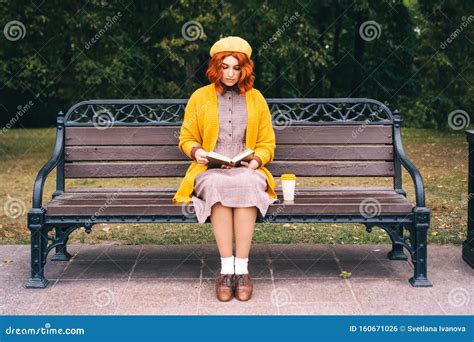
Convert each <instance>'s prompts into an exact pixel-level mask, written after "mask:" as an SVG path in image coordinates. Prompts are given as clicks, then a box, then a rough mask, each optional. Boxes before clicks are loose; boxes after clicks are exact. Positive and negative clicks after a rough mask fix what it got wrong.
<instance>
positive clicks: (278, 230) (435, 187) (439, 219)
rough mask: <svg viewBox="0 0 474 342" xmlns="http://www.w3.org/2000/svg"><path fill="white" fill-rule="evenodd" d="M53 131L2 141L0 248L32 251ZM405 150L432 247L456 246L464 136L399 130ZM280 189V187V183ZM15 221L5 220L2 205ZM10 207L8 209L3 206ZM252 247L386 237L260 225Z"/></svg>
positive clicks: (96, 234)
mask: <svg viewBox="0 0 474 342" xmlns="http://www.w3.org/2000/svg"><path fill="white" fill-rule="evenodd" d="M54 139H55V130H54V129H11V130H8V131H7V132H6V133H5V134H1V133H0V155H1V156H2V163H0V177H1V178H0V198H1V199H2V201H1V203H2V206H1V207H0V244H13V243H21V244H27V243H29V230H28V229H27V226H26V213H27V212H28V210H29V208H30V207H31V197H32V187H33V182H34V179H35V177H36V174H37V172H38V170H39V169H40V168H41V167H42V166H43V165H44V163H45V162H46V161H47V160H48V158H49V157H50V155H51V152H52V150H53V146H54ZM403 141H404V146H405V150H406V152H407V154H408V156H409V157H410V159H411V160H412V161H413V162H414V163H415V165H416V166H417V167H418V168H419V169H420V171H421V173H422V175H423V178H424V181H425V188H426V198H427V206H428V207H429V208H430V209H431V213H432V216H431V229H430V232H429V241H430V242H431V243H439V244H445V243H453V244H460V243H461V242H462V241H463V240H464V239H465V235H466V224H467V156H468V153H467V143H466V140H465V137H464V135H463V134H462V133H461V132H438V131H434V130H427V129H411V128H404V129H403ZM354 181H357V184H367V185H368V184H370V185H387V184H390V179H389V178H385V179H384V178H382V179H372V178H360V179H356V180H354V179H340V178H301V179H299V180H298V185H349V184H351V185H354ZM179 182H180V178H170V179H166V178H161V179H153V178H140V179H135V180H131V181H129V180H127V186H137V187H142V186H145V187H147V186H166V187H168V186H169V187H176V186H178V184H179ZM277 182H278V180H277ZM403 183H404V189H405V190H406V191H407V193H408V197H409V198H410V199H411V200H412V201H414V195H413V194H414V189H413V183H412V182H411V178H410V177H409V175H408V173H406V172H405V171H404V174H403ZM123 184H124V180H120V179H99V180H88V179H87V180H68V181H67V182H66V187H71V186H98V185H102V186H123ZM54 187H55V172H54V171H53V172H52V173H51V174H50V176H49V178H48V180H47V181H46V184H45V191H44V197H43V203H46V202H47V201H48V200H49V199H50V198H51V194H52V193H53V191H54ZM13 202H14V203H17V204H18V205H17V206H10V207H9V208H11V210H13V211H14V212H15V213H17V215H19V216H18V217H17V218H12V217H10V216H9V215H6V210H7V208H6V204H7V203H9V204H11V203H13ZM7 206H8V205H7ZM70 241H75V242H84V243H91V244H92V243H103V242H106V241H107V242H110V241H114V242H115V243H120V244H144V243H150V244H194V243H196V244H200V243H213V242H214V237H213V234H212V230H211V225H210V224H140V225H137V224H101V225H96V226H94V228H93V230H92V233H91V234H89V235H88V234H86V233H85V232H84V231H83V230H77V231H75V232H74V233H73V234H72V235H71V238H70ZM254 242H255V243H345V244H353V243H356V244H357V243H389V238H388V236H387V234H386V233H385V232H384V231H382V230H381V229H374V231H373V232H372V233H370V234H368V233H367V232H366V231H365V227H363V226H362V225H356V224H310V223H305V224H302V223H292V224H270V225H269V224H263V223H262V224H257V227H256V231H255V235H254Z"/></svg>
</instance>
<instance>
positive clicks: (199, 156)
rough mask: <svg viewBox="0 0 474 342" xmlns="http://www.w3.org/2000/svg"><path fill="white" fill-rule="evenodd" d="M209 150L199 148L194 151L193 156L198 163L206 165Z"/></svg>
mask: <svg viewBox="0 0 474 342" xmlns="http://www.w3.org/2000/svg"><path fill="white" fill-rule="evenodd" d="M208 153H209V152H206V151H205V150H204V149H202V148H200V149H198V150H197V151H196V153H194V158H196V161H197V163H198V164H199V165H206V164H207V163H208V162H209V161H208V160H207V158H206V157H207V154H208Z"/></svg>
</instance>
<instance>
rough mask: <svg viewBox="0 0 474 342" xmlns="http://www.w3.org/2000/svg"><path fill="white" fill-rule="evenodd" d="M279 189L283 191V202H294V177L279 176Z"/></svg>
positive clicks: (289, 175)
mask: <svg viewBox="0 0 474 342" xmlns="http://www.w3.org/2000/svg"><path fill="white" fill-rule="evenodd" d="M280 180H281V187H282V189H283V201H285V202H292V201H294V200H295V187H296V175H295V174H293V173H284V174H282V175H281V176H280Z"/></svg>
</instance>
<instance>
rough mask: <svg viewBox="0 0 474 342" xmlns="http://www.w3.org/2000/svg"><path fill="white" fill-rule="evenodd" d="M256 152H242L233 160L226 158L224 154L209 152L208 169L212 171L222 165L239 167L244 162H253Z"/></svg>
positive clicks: (249, 150)
mask: <svg viewBox="0 0 474 342" xmlns="http://www.w3.org/2000/svg"><path fill="white" fill-rule="evenodd" d="M254 152H255V151H254V150H251V149H246V150H245V151H242V152H240V153H239V154H237V155H235V156H234V157H233V158H229V157H226V156H224V155H222V154H219V153H217V152H209V153H208V154H207V157H206V158H207V160H208V161H209V162H208V164H207V167H208V168H210V169H212V168H216V167H219V168H220V167H221V165H228V166H239V164H240V162H241V161H242V160H244V161H250V160H252V157H251V156H252V155H253V154H254Z"/></svg>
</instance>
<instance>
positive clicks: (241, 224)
mask: <svg viewBox="0 0 474 342" xmlns="http://www.w3.org/2000/svg"><path fill="white" fill-rule="evenodd" d="M256 219H257V207H247V208H234V233H235V257H236V258H241V259H245V258H248V256H249V252H250V247H251V245H252V237H253V232H254V228H255V221H256Z"/></svg>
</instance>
